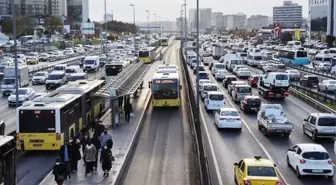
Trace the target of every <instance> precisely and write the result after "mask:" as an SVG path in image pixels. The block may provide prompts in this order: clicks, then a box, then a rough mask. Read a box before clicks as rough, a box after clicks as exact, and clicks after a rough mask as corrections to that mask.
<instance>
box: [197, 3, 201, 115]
mask: <svg viewBox="0 0 336 185" xmlns="http://www.w3.org/2000/svg"><path fill="white" fill-rule="evenodd" d="M196 38H197V39H196V55H197V66H196V74H197V78H196V85H197V87H196V89H199V63H200V61H199V0H196ZM196 97H197V98H196V106H197V113H198V114H197V116H199V109H200V107H199V91H196Z"/></svg>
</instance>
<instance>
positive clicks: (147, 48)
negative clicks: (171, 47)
mask: <svg viewBox="0 0 336 185" xmlns="http://www.w3.org/2000/svg"><path fill="white" fill-rule="evenodd" d="M151 50H155V47H145V48H141V49H139V52H140V51H151Z"/></svg>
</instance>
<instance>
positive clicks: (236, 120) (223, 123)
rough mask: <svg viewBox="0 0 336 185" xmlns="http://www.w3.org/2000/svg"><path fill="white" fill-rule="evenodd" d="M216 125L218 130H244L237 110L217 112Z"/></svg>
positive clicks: (229, 109) (221, 109) (227, 109)
mask: <svg viewBox="0 0 336 185" xmlns="http://www.w3.org/2000/svg"><path fill="white" fill-rule="evenodd" d="M215 125H216V127H217V129H221V128H231V129H238V130H239V131H241V129H242V128H243V124H242V120H241V118H240V116H239V112H238V111H237V109H235V108H220V109H219V110H217V111H216V112H215Z"/></svg>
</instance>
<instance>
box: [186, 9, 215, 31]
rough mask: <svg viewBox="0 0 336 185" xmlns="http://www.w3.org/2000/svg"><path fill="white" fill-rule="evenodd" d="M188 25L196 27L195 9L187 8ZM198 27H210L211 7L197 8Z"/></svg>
mask: <svg viewBox="0 0 336 185" xmlns="http://www.w3.org/2000/svg"><path fill="white" fill-rule="evenodd" d="M189 25H190V28H192V29H196V27H197V24H196V9H190V10H189ZM199 28H200V29H208V28H211V8H200V9H199Z"/></svg>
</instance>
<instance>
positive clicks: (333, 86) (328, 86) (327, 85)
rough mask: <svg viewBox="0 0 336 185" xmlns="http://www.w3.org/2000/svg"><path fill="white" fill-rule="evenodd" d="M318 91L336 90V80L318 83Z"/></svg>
mask: <svg viewBox="0 0 336 185" xmlns="http://www.w3.org/2000/svg"><path fill="white" fill-rule="evenodd" d="M317 90H318V91H325V92H329V91H336V80H323V81H322V82H320V83H318V85H317Z"/></svg>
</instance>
